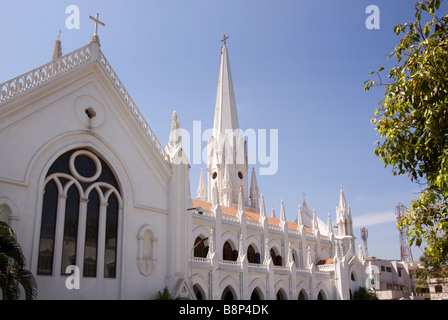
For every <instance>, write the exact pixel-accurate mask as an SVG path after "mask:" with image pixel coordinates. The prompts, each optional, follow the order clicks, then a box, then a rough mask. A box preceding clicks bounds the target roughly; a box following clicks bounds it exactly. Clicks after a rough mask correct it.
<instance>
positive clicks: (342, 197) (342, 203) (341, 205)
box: [339, 186, 347, 209]
mask: <svg viewBox="0 0 448 320" xmlns="http://www.w3.org/2000/svg"><path fill="white" fill-rule="evenodd" d="M345 207H347V201H346V200H345V195H344V190H342V186H341V191H340V193H339V208H341V209H344V208H345Z"/></svg>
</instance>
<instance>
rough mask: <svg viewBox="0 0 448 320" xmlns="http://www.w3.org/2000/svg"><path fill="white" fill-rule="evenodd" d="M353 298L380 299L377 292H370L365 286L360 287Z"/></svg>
mask: <svg viewBox="0 0 448 320" xmlns="http://www.w3.org/2000/svg"><path fill="white" fill-rule="evenodd" d="M353 300H378V297H377V295H376V293H374V292H369V291H367V290H366V288H364V287H359V289H358V291H355V293H354V294H353Z"/></svg>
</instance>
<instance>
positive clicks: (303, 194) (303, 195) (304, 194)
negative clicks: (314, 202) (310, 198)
mask: <svg viewBox="0 0 448 320" xmlns="http://www.w3.org/2000/svg"><path fill="white" fill-rule="evenodd" d="M302 197H303V202H305V197H306V193H305V192H304V193H302Z"/></svg>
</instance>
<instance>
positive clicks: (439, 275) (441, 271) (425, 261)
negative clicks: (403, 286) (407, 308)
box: [410, 254, 448, 292]
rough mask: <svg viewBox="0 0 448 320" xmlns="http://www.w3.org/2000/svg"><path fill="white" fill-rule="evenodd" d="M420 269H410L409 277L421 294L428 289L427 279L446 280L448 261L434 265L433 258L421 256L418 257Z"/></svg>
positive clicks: (447, 276)
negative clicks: (412, 279)
mask: <svg viewBox="0 0 448 320" xmlns="http://www.w3.org/2000/svg"><path fill="white" fill-rule="evenodd" d="M420 261H421V267H419V268H415V269H412V270H411V271H410V275H411V276H412V277H413V278H414V281H415V284H416V289H417V291H419V292H423V291H424V290H425V289H427V288H428V279H429V278H433V279H443V278H448V261H443V262H442V263H434V258H433V257H431V256H428V255H426V254H423V255H422V256H421V257H420Z"/></svg>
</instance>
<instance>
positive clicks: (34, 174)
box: [0, 32, 364, 300]
mask: <svg viewBox="0 0 448 320" xmlns="http://www.w3.org/2000/svg"><path fill="white" fill-rule="evenodd" d="M0 110H1V113H0V148H1V150H2V153H0V220H1V221H4V222H6V223H8V224H9V225H10V226H11V227H12V228H13V230H14V231H15V233H16V234H17V238H18V241H19V243H20V244H21V246H22V249H23V252H24V255H25V258H26V261H27V268H28V269H29V270H31V271H32V273H33V274H34V275H35V277H36V280H37V285H38V295H37V298H38V299H153V298H154V297H155V294H156V293H157V292H158V291H163V289H164V288H165V287H167V288H168V289H169V290H170V292H171V294H172V296H173V297H174V298H187V299H215V300H216V299H244V300H248V299H258V300H269V299H350V297H351V294H352V293H354V291H356V290H357V289H358V288H359V287H360V286H364V278H363V274H364V261H363V258H362V255H357V254H356V253H355V237H354V236H353V229H352V220H351V212H350V207H349V206H348V205H347V203H346V200H345V195H344V193H343V191H342V188H341V190H340V195H339V205H338V207H337V209H336V210H337V222H336V227H337V232H336V233H334V232H333V226H332V222H331V220H330V218H329V216H328V219H327V223H324V222H323V221H322V220H321V219H320V218H318V217H317V214H316V212H315V211H312V210H311V209H309V208H308V205H307V204H306V202H304V203H303V204H302V206H299V210H298V214H297V219H296V221H294V222H289V221H286V214H285V211H284V206H283V203H282V206H281V212H280V217H279V218H277V217H276V215H275V212H272V213H271V214H270V216H268V215H267V214H266V208H265V204H264V198H263V195H262V194H260V192H259V187H258V184H257V178H256V175H255V171H254V170H252V175H251V186H250V187H249V185H248V184H249V179H248V177H249V168H248V164H247V146H246V143H245V141H244V137H242V136H241V135H240V134H235V132H239V131H238V129H239V124H238V114H237V110H236V103H235V96H234V93H233V83H232V78H231V72H230V63H229V58H228V51H227V47H226V44H225V41H224V45H223V46H222V48H221V63H220V69H219V79H218V91H217V100H216V106H215V120H214V129H213V137H212V138H211V140H210V142H209V144H208V150H207V154H208V161H207V168H206V172H207V182H208V184H207V187H206V185H205V179H204V175H203V172H201V177H200V179H199V188H198V190H197V198H196V199H192V197H191V192H190V182H189V181H190V178H189V168H190V165H189V163H188V159H187V158H186V155H185V153H184V152H183V150H182V141H181V137H180V134H179V130H178V129H179V128H180V121H179V118H178V116H177V114H176V113H174V114H173V118H172V124H171V133H170V139H169V142H168V144H167V146H166V147H165V148H164V147H162V145H161V143H160V142H159V141H158V139H157V137H156V136H155V135H154V133H153V132H152V130H151V128H150V126H149V125H148V123H147V122H146V120H145V119H144V118H143V116H142V115H141V113H140V112H139V110H138V108H137V106H136V105H135V104H134V102H133V101H132V98H131V97H130V96H129V94H128V93H127V91H126V89H125V88H124V86H123V84H122V83H121V82H120V80H119V78H118V75H117V74H116V73H115V72H114V70H113V68H112V66H111V65H110V64H109V62H108V61H107V59H106V57H105V55H104V54H103V53H102V51H101V49H100V41H99V37H98V35H97V34H96V32H95V34H94V35H93V37H92V39H91V41H90V43H89V44H87V45H86V46H84V47H82V48H79V49H77V50H75V51H73V52H71V53H69V54H66V55H62V50H61V43H60V41H59V40H57V41H56V43H55V49H54V52H53V57H52V60H51V61H50V62H49V63H47V64H46V65H43V66H41V67H38V68H36V69H34V70H31V71H29V72H27V73H25V74H23V75H20V76H18V77H16V78H14V79H11V80H9V81H7V82H5V83H2V84H0ZM167 129H168V126H167ZM228 132H232V134H231V135H228V134H227V133H228ZM229 150H231V152H230V153H229V152H228V151H229ZM233 151H235V152H233ZM226 152H227V153H226Z"/></svg>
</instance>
